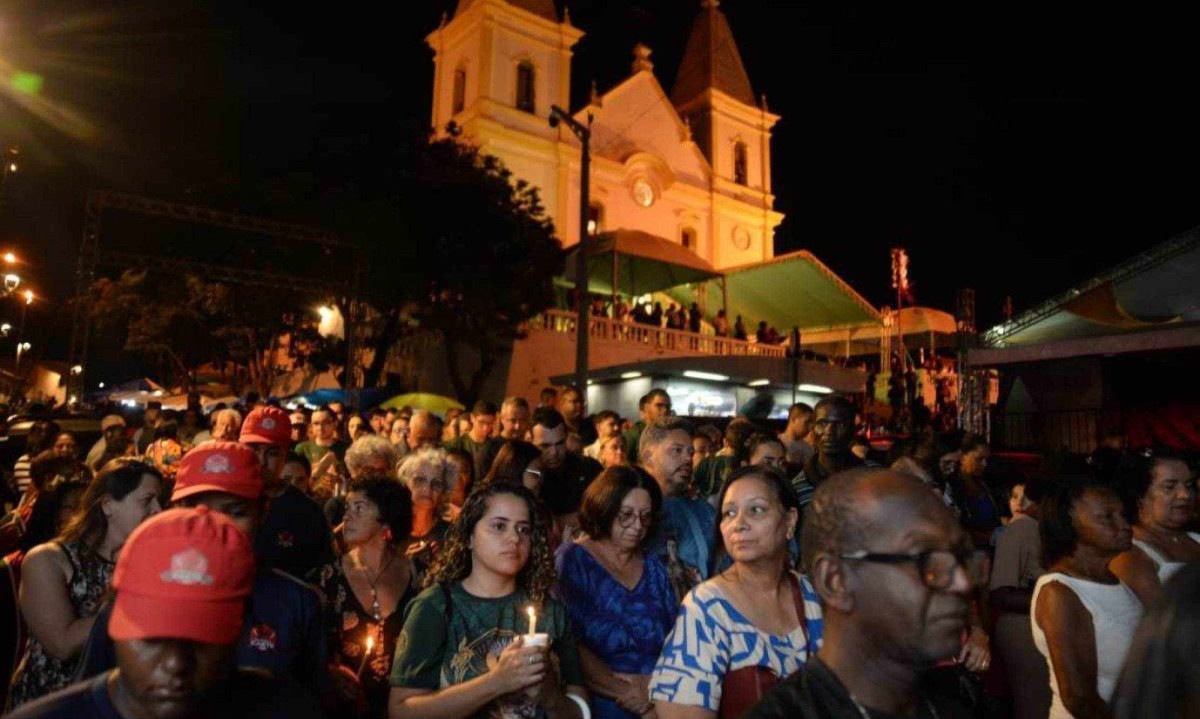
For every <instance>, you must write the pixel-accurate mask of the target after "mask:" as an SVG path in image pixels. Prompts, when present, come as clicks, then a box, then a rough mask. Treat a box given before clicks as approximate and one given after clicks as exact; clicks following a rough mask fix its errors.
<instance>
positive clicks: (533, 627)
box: [525, 604, 537, 634]
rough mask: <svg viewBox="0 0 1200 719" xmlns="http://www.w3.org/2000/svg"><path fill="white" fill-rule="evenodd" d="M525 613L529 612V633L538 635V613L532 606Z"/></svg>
mask: <svg viewBox="0 0 1200 719" xmlns="http://www.w3.org/2000/svg"><path fill="white" fill-rule="evenodd" d="M525 611H527V612H529V633H530V634H537V612H535V611H534V610H533V605H532V604H530V605H529V608H528V609H526V610H525Z"/></svg>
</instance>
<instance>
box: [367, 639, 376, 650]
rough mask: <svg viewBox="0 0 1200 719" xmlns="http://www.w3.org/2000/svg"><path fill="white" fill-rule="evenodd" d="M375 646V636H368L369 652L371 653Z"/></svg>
mask: <svg viewBox="0 0 1200 719" xmlns="http://www.w3.org/2000/svg"><path fill="white" fill-rule="evenodd" d="M374 648H375V637H367V654H370V653H371V650H372V649H374Z"/></svg>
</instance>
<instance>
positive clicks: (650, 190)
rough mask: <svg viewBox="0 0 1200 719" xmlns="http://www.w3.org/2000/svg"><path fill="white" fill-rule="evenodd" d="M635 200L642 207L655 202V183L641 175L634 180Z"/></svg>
mask: <svg viewBox="0 0 1200 719" xmlns="http://www.w3.org/2000/svg"><path fill="white" fill-rule="evenodd" d="M632 192H633V201H634V202H636V203H638V204H639V205H641V206H642V207H649V206H651V205H653V204H654V200H655V199H656V198H655V196H654V185H651V184H650V181H649V180H647V179H645V178H644V177H639V178H638V179H636V180H634V181H633V188H632Z"/></svg>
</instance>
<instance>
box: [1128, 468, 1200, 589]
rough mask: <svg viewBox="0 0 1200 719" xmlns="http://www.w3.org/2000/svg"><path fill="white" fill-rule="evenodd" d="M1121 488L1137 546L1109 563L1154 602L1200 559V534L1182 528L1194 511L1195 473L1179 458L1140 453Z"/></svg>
mask: <svg viewBox="0 0 1200 719" xmlns="http://www.w3.org/2000/svg"><path fill="white" fill-rule="evenodd" d="M1119 486H1120V487H1121V493H1122V494H1123V495H1124V496H1123V497H1122V498H1123V499H1124V501H1125V514H1126V516H1127V517H1128V518H1129V520H1130V521H1131V522H1133V545H1134V546H1133V548H1132V549H1130V550H1129V551H1127V552H1123V553H1121V555H1120V556H1118V557H1117V558H1116V559H1114V560H1113V561H1112V564H1110V565H1109V566H1110V568H1111V569H1112V571H1113V573H1114V574H1116V575H1117V576H1118V577H1120V578H1121V581H1122V582H1124V583H1125V584H1126V585H1128V586H1129V588H1130V589H1132V590H1133V591H1134V593H1136V594H1137V595H1138V599H1141V600H1142V604H1144V605H1146V606H1150V605H1151V604H1153V603H1154V600H1156V599H1158V595H1159V594H1160V593H1161V592H1162V585H1163V583H1164V582H1166V581H1167V579H1169V578H1170V577H1171V575H1172V574H1174V573H1175V572H1177V571H1179V570H1180V569H1181V568H1182V567H1183V566H1184V565H1185V564H1189V563H1191V562H1200V534H1195V533H1191V532H1185V531H1184V527H1186V526H1187V524H1188V522H1190V521H1191V520H1192V518H1193V517H1194V515H1195V511H1196V477H1195V475H1193V474H1192V472H1191V470H1190V469H1188V466H1187V464H1185V463H1184V462H1183V460H1181V459H1176V458H1174V457H1164V456H1161V455H1159V456H1150V455H1148V454H1145V455H1136V456H1135V457H1134V458H1132V460H1130V461H1129V462H1127V463H1126V464H1125V465H1123V466H1122V472H1121V473H1120V482H1119Z"/></svg>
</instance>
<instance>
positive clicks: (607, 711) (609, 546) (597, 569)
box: [558, 466, 678, 719]
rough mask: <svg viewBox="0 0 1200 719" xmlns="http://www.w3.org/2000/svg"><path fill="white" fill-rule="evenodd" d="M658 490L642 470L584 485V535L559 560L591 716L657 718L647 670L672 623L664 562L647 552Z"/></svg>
mask: <svg viewBox="0 0 1200 719" xmlns="http://www.w3.org/2000/svg"><path fill="white" fill-rule="evenodd" d="M661 506H662V492H661V491H660V490H659V488H658V483H657V482H655V481H654V478H653V477H651V476H650V475H649V474H647V473H646V472H645V470H643V469H641V468H640V467H624V466H618V467H610V468H608V469H606V470H604V472H602V473H601V474H600V476H598V477H597V478H596V479H595V480H594V481H593V482H592V483H591V484H590V485H589V486H588V488H587V491H586V492H585V493H584V495H583V501H582V503H581V505H580V511H579V525H580V527H581V528H582V529H583V531H584V533H585V534H584V536H582V537H580V538H579V539H577V540H576V541H575V542H574V543H570V542H568V543H566V544H564V545H563V548H562V549H561V550H560V551H559V555H558V577H559V580H558V588H559V592H560V593H561V595H562V598H563V603H564V604H565V605H566V606H567V611H568V612H569V613H570V615H571V624H572V625H573V626H574V627H575V628H576V631H577V633H578V634H579V638H580V643H579V654H580V658H581V659H582V660H583V667H584V675H585V676H586V677H587V688H588V689H589V690H590V691H591V692H592V705H593V707H594V709H595V711H594V714H593V716H595V717H596V719H635V718H636V717H639V716H641V717H646V719H652V718H653V717H655V713H654V707H653V705H652V704H651V702H650V699H649V695H648V687H649V681H650V670H651V669H652V668H653V667H654V662H655V660H656V659H658V654H659V651H660V650H661V649H662V643H663V639H664V638H665V637H666V636H667V632H668V631H669V630H670V628H671V624H672V623H673V622H674V621H675V614H676V611H677V608H678V601H677V599H676V597H675V592H674V591H673V590H672V589H671V582H670V579H669V578H668V576H667V568H666V565H664V564H663V562H662V560H661V559H659V558H658V556H657V555H655V554H653V553H647V552H645V551H644V546H645V543H646V539H647V538H648V537H649V536H650V535H651V534H652V533H653V530H654V524H655V520H656V519H657V517H658V513H659V509H660V508H661Z"/></svg>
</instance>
